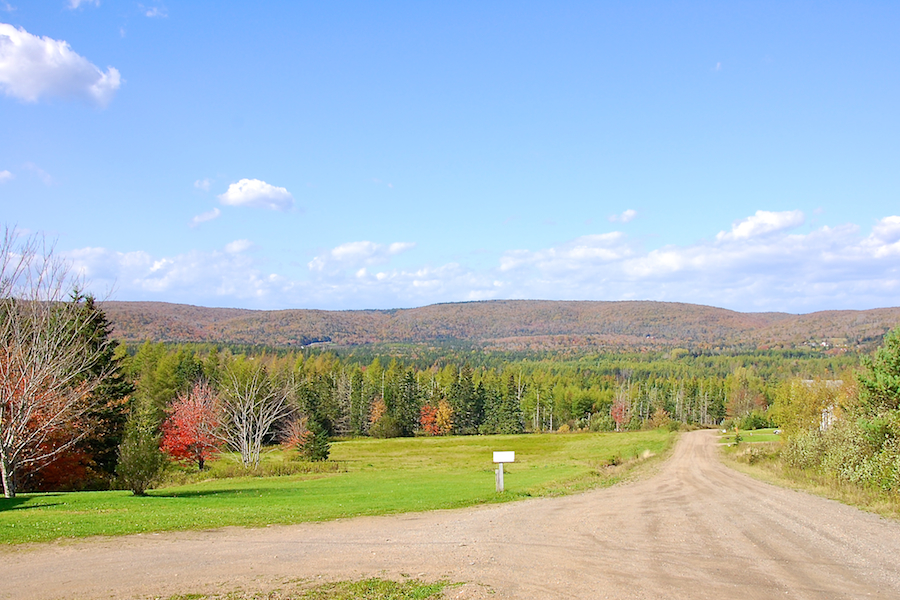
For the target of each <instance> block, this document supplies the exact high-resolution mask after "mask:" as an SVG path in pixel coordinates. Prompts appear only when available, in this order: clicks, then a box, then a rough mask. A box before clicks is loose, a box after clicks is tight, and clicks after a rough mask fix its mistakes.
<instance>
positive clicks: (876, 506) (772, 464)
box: [721, 434, 900, 520]
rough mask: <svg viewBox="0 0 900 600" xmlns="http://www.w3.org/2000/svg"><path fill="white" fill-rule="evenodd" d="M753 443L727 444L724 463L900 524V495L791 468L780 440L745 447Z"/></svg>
mask: <svg viewBox="0 0 900 600" xmlns="http://www.w3.org/2000/svg"><path fill="white" fill-rule="evenodd" d="M742 435H743V434H742ZM722 437H723V438H724V437H726V436H722ZM773 437H776V438H779V437H780V436H773ZM754 438H755V436H754ZM732 439H733V434H732ZM750 439H751V438H746V437H745V438H744V441H742V442H741V443H740V444H738V445H737V446H733V445H732V446H727V445H724V444H723V447H722V448H721V450H722V452H721V457H722V461H723V462H724V463H725V464H726V465H728V466H729V467H731V468H733V469H735V470H736V471H740V472H741V473H744V474H746V475H750V476H751V477H754V478H755V479H759V480H761V481H765V482H767V483H771V484H774V485H778V486H781V487H786V488H790V489H794V490H799V491H803V492H808V493H810V494H815V495H816V496H822V497H823V498H829V499H831V500H836V501H838V502H841V503H843V504H847V505H849V506H854V507H856V508H859V509H860V510H865V511H868V512H872V513H875V514H878V515H881V516H882V517H887V518H890V519H896V520H900V495H897V494H892V493H890V492H885V491H883V490H878V489H874V488H870V487H864V486H859V485H854V484H852V483H848V482H845V481H841V480H839V479H837V478H836V477H834V476H831V475H827V474H824V473H820V472H818V471H814V470H810V469H797V468H795V467H790V466H787V465H785V464H784V463H783V462H782V461H781V459H780V457H779V454H780V452H781V444H782V442H781V440H780V439H778V440H776V441H765V442H762V443H754V442H751V443H744V442H747V441H749V440H750Z"/></svg>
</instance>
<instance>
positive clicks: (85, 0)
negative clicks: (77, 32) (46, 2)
mask: <svg viewBox="0 0 900 600" xmlns="http://www.w3.org/2000/svg"><path fill="white" fill-rule="evenodd" d="M88 4H90V5H91V6H94V7H97V6H100V0H69V8H71V9H72V10H75V9H76V8H80V7H82V6H84V5H88Z"/></svg>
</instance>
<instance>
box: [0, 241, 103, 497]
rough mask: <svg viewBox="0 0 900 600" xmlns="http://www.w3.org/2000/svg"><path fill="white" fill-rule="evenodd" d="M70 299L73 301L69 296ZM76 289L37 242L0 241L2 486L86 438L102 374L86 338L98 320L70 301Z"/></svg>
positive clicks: (11, 486)
mask: <svg viewBox="0 0 900 600" xmlns="http://www.w3.org/2000/svg"><path fill="white" fill-rule="evenodd" d="M73 294H74V295H73ZM75 298H77V282H76V280H75V279H74V278H73V277H72V276H71V274H70V272H69V270H68V267H67V265H66V263H65V262H64V261H62V260H61V259H60V258H59V257H56V256H54V254H53V248H52V247H50V246H48V245H47V244H46V243H45V241H44V239H43V238H42V237H40V236H37V235H32V236H27V237H24V238H23V237H22V236H21V235H19V234H18V233H17V232H16V231H15V230H11V229H6V230H5V232H4V234H3V237H2V239H0V480H2V484H3V493H4V495H5V496H6V497H12V496H14V495H15V493H16V475H17V473H20V472H22V471H24V470H26V469H27V470H31V471H34V470H37V469H39V468H41V467H42V466H44V465H46V464H47V463H48V462H49V461H50V460H51V459H52V458H54V457H55V456H56V455H58V454H60V453H62V452H64V451H65V450H67V449H69V448H70V447H71V446H73V445H74V444H76V443H77V442H78V441H79V440H81V439H82V438H83V437H84V436H85V435H86V434H87V433H89V432H90V423H89V422H88V419H87V418H86V416H87V413H88V412H89V410H90V409H91V402H92V399H93V392H94V390H96V389H97V387H98V386H99V385H100V384H101V383H102V381H103V380H104V378H105V377H106V376H107V375H108V373H104V372H102V371H101V372H98V368H97V365H98V364H99V363H98V361H99V359H100V358H101V356H102V354H103V352H104V350H105V345H104V344H105V342H103V343H98V342H97V340H95V339H94V338H93V336H92V335H91V333H92V332H93V330H94V326H95V320H96V319H97V317H98V315H99V313H96V312H90V311H86V310H84V307H83V306H82V305H81V304H80V303H79V302H77V301H76V300H75Z"/></svg>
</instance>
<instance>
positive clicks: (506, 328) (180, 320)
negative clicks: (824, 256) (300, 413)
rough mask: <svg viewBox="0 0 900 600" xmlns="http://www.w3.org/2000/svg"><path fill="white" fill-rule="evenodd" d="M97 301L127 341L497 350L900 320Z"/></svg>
mask: <svg viewBox="0 0 900 600" xmlns="http://www.w3.org/2000/svg"><path fill="white" fill-rule="evenodd" d="M102 307H103V310H104V311H105V313H106V314H107V315H108V318H109V319H110V321H111V323H112V324H113V335H114V337H116V338H117V339H119V340H122V341H124V342H126V343H140V342H143V341H145V340H151V341H155V342H159V341H162V342H214V343H224V344H238V345H257V346H268V347H273V348H279V347H298V346H307V345H310V344H315V343H330V344H335V345H345V346H356V345H371V344H382V343H413V344H442V343H453V342H462V343H468V344H475V345H478V346H480V347H483V348H485V349H488V350H499V351H541V350H559V349H585V350H597V349H608V350H613V351H623V350H624V351H628V350H641V349H650V350H652V349H665V348H676V347H683V348H686V349H689V350H692V351H703V350H735V349H740V350H754V349H761V350H767V349H772V348H801V347H813V346H814V347H817V348H821V349H826V350H827V349H832V350H834V351H835V352H840V351H845V350H860V349H862V350H871V349H872V348H874V346H875V345H877V344H878V343H879V342H880V340H881V338H882V336H883V335H884V334H885V333H886V332H887V331H888V330H889V329H891V327H893V326H895V325H896V324H897V323H900V307H894V308H878V309H871V310H861V311H850V310H845V311H822V312H815V313H809V314H802V315H793V314H787V313H771V312H770V313H741V312H735V311H731V310H726V309H722V308H715V307H710V306H701V305H695V304H682V303H673V302H652V301H622V302H593V301H571V302H570V301H546V300H494V301H484V302H464V303H449V304H435V305H431V306H424V307H421V308H411V309H397V310H353V311H325V310H304V309H295V310H273V311H255V310H246V309H231V308H205V307H198V306H189V305H183V304H169V303H162V302H104V303H103V304H102Z"/></svg>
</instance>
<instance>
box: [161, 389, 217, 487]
mask: <svg viewBox="0 0 900 600" xmlns="http://www.w3.org/2000/svg"><path fill="white" fill-rule="evenodd" d="M166 412H167V413H168V415H169V416H168V418H166V420H165V421H164V422H163V424H162V440H161V441H160V448H162V450H163V452H165V453H166V454H168V455H169V456H171V457H172V458H174V459H177V460H182V461H186V462H191V463H196V464H197V467H199V469H200V470H201V471H202V470H203V466H204V464H205V463H206V461H207V460H208V459H210V458H212V457H214V456H216V455H217V454H218V452H219V442H220V438H219V437H218V435H217V433H218V429H219V427H220V425H221V421H222V419H221V407H220V405H219V399H218V397H217V396H216V392H215V390H213V388H212V386H210V385H209V383H207V382H205V381H198V382H197V383H195V384H194V385H193V386H192V387H191V389H190V391H189V392H188V393H186V394H179V395H178V397H177V398H176V399H175V401H174V402H173V403H172V405H171V406H170V407H169V409H168V410H167V411H166Z"/></svg>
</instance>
